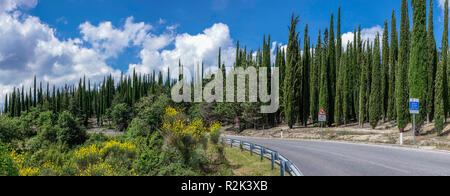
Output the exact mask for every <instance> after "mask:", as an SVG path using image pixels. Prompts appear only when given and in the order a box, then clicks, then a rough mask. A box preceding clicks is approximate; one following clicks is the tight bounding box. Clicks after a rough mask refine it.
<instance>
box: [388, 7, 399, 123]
mask: <svg viewBox="0 0 450 196" xmlns="http://www.w3.org/2000/svg"><path fill="white" fill-rule="evenodd" d="M397 58H398V35H397V22H396V18H395V11H394V10H393V11H392V19H391V48H390V49H389V93H388V103H387V104H388V109H387V118H388V120H393V119H396V116H397V110H396V100H395V97H396V95H395V85H396V74H397V73H396V69H397V66H396V65H397Z"/></svg>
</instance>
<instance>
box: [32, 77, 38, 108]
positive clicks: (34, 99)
mask: <svg viewBox="0 0 450 196" xmlns="http://www.w3.org/2000/svg"><path fill="white" fill-rule="evenodd" d="M36 103H37V100H36V75H35V76H34V95H33V106H34V107H36Z"/></svg>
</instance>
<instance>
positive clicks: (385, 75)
mask: <svg viewBox="0 0 450 196" xmlns="http://www.w3.org/2000/svg"><path fill="white" fill-rule="evenodd" d="M382 58H383V61H382V72H381V97H382V98H383V99H381V106H382V114H383V120H386V117H387V114H386V113H387V108H388V99H389V85H390V84H389V32H388V23H387V21H384V32H383V50H382Z"/></svg>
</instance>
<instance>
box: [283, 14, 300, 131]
mask: <svg viewBox="0 0 450 196" xmlns="http://www.w3.org/2000/svg"><path fill="white" fill-rule="evenodd" d="M298 22H299V19H298V17H295V15H294V14H292V18H291V25H290V27H289V42H288V46H287V62H286V71H285V80H284V89H285V91H284V92H285V101H284V104H285V105H284V112H285V121H286V122H287V123H288V125H289V128H291V129H292V127H293V126H294V122H295V118H294V108H295V106H294V104H295V94H294V75H293V72H294V69H295V65H296V64H297V55H298V51H297V50H298V46H297V45H298V41H297V40H298V39H297V37H298V35H297V32H296V27H297V24H298Z"/></svg>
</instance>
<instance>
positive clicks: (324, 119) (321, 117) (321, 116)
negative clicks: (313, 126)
mask: <svg viewBox="0 0 450 196" xmlns="http://www.w3.org/2000/svg"><path fill="white" fill-rule="evenodd" d="M319 122H327V113H326V112H325V110H324V109H323V108H321V109H320V112H319Z"/></svg>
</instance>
